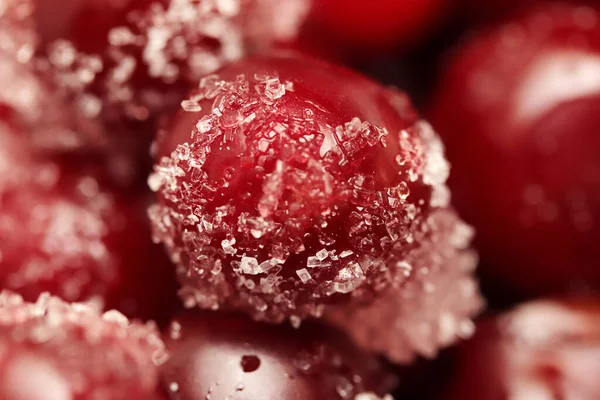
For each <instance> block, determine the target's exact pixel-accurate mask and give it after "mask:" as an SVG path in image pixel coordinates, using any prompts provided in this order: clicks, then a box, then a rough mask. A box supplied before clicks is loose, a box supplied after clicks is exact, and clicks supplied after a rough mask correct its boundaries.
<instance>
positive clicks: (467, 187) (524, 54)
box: [431, 3, 600, 295]
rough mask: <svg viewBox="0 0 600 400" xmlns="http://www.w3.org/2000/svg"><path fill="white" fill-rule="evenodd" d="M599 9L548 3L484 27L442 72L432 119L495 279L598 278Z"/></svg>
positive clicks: (517, 283)
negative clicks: (443, 140) (489, 26)
mask: <svg viewBox="0 0 600 400" xmlns="http://www.w3.org/2000/svg"><path fill="white" fill-rule="evenodd" d="M599 15H600V14H598V13H597V11H596V10H594V9H592V8H589V7H578V6H573V5H567V4H561V3H551V4H546V5H540V6H539V7H538V8H536V9H534V10H531V11H528V12H525V13H524V14H521V15H519V16H517V17H514V18H513V19H509V20H507V21H506V22H504V23H501V24H499V25H496V26H494V27H492V28H490V29H488V30H486V31H485V32H482V33H479V34H478V35H475V36H474V37H472V38H471V40H469V41H468V42H467V43H466V44H465V45H464V46H462V47H461V48H460V49H459V50H458V52H457V54H456V55H455V56H454V58H452V59H451V61H450V62H449V63H448V65H447V66H446V68H445V71H444V74H443V78H442V81H441V84H440V86H439V88H438V91H437V95H436V98H435V102H434V106H433V111H432V114H431V115H432V119H433V123H434V125H435V127H436V129H437V130H438V131H439V132H440V134H441V135H442V137H443V138H444V139H445V143H446V144H447V149H448V158H449V160H450V162H451V163H452V166H453V168H452V171H453V173H452V175H451V178H450V186H451V188H452V190H453V195H454V200H455V204H456V206H457V208H458V209H459V211H460V212H462V213H463V215H464V217H465V218H466V219H467V221H469V222H470V223H472V224H474V225H475V227H476V229H477V232H478V235H477V239H476V240H477V244H478V245H479V248H480V249H481V252H482V256H483V259H484V260H485V265H486V269H485V270H484V272H485V273H486V274H488V275H490V276H492V277H493V278H494V282H495V285H496V286H498V285H502V284H503V287H504V288H516V289H518V290H520V291H521V293H524V294H530V295H531V294H535V293H548V292H551V291H553V290H560V289H565V288H567V287H570V286H576V285H578V284H582V285H589V286H592V287H594V286H595V287H598V286H600V269H599V268H598V261H597V258H598V257H597V251H596V247H597V246H596V244H597V243H598V240H599V239H600V157H599V156H600V136H599V135H598V134H597V127H598V126H599V124H600V114H599V113H598V112H597V109H598V107H599V106H600V80H599V79H598V77H599V76H600V25H599V24H598V18H599Z"/></svg>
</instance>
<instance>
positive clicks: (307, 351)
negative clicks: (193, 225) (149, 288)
mask: <svg viewBox="0 0 600 400" xmlns="http://www.w3.org/2000/svg"><path fill="white" fill-rule="evenodd" d="M164 340H165V344H166V346H167V350H168V352H169V360H168V361H167V363H166V364H165V365H164V366H163V367H162V370H161V375H162V381H163V384H164V386H165V388H167V389H169V390H170V391H171V393H172V398H173V399H181V400H196V399H204V398H205V397H210V398H215V399H221V398H223V399H224V398H228V399H231V400H241V399H243V400H259V399H282V400H287V399H290V400H291V399H294V400H313V399H314V400H318V399H319V400H320V399H331V400H337V399H340V400H342V399H354V396H356V395H357V394H359V393H362V392H365V391H371V392H377V393H385V392H386V390H388V389H390V384H391V383H392V382H393V381H394V380H395V379H394V378H392V377H391V375H390V374H389V371H386V369H385V368H384V367H383V366H382V364H381V363H380V361H379V360H378V359H377V358H375V357H373V356H370V355H367V354H366V353H363V352H362V351H360V350H358V349H357V348H356V347H355V346H354V345H353V344H352V343H351V342H350V340H349V339H348V338H347V337H346V336H344V335H343V334H341V333H340V332H338V331H336V330H334V329H331V328H327V327H325V326H322V325H316V324H314V323H307V324H305V325H303V326H302V327H300V328H299V329H298V330H296V329H294V328H292V327H290V326H287V325H279V326H276V325H268V324H264V323H257V322H254V321H252V320H251V319H249V318H247V317H245V316H240V315H236V314H227V313H211V312H200V311H191V312H187V313H184V314H181V315H179V316H177V317H175V319H174V320H173V322H172V323H171V327H170V329H169V331H168V332H166V334H165V338H164Z"/></svg>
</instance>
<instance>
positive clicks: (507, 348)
mask: <svg viewBox="0 0 600 400" xmlns="http://www.w3.org/2000/svg"><path fill="white" fill-rule="evenodd" d="M453 371H454V377H453V382H452V384H451V385H450V387H449V390H448V395H447V396H446V397H444V398H445V399H452V400H454V399H456V400H458V399H460V400H481V399H495V400H496V399H497V400H509V399H510V400H512V399H578V400H594V399H597V398H598V393H600V383H599V381H598V376H599V374H600V302H598V300H591V299H586V300H569V301H557V300H538V301H535V302H532V303H528V304H524V305H521V306H519V307H517V308H516V309H515V310H513V311H511V312H508V313H506V314H503V315H500V316H497V317H494V318H490V319H487V320H485V321H484V322H481V323H480V324H479V326H478V329H477V333H476V334H475V337H474V338H473V339H472V340H471V341H469V342H467V343H465V344H463V345H461V346H460V347H459V348H458V349H457V364H456V365H455V366H454V369H453Z"/></svg>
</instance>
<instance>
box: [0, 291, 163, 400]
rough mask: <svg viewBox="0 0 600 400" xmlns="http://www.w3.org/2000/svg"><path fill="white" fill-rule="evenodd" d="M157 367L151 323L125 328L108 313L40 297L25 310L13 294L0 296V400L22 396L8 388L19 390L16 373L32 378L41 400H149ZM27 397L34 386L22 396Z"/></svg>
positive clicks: (159, 356)
mask: <svg viewBox="0 0 600 400" xmlns="http://www.w3.org/2000/svg"><path fill="white" fill-rule="evenodd" d="M164 361H166V351H165V347H164V344H163V342H162V341H161V339H160V335H159V332H158V330H157V328H156V326H155V325H154V324H152V323H148V324H146V325H141V324H137V323H130V321H129V320H128V319H127V318H126V317H125V316H123V315H122V314H120V313H118V312H116V311H109V312H107V313H104V314H100V313H98V312H97V311H96V310H95V309H94V308H93V307H91V306H89V305H86V304H77V303H73V304H69V303H66V302H64V301H62V300H60V299H58V298H57V297H52V296H50V295H48V294H44V295H42V296H40V298H39V299H38V300H37V302H35V303H27V302H25V301H23V299H22V298H21V297H20V296H18V295H16V294H14V293H11V292H7V291H4V292H2V293H0V366H1V367H2V371H3V374H2V377H0V394H2V397H3V398H6V397H5V396H10V395H11V394H12V395H15V393H16V394H19V393H21V394H22V393H24V391H25V388H23V387H15V386H16V385H18V384H19V383H25V382H23V380H24V376H23V374H25V373H26V370H23V368H27V369H28V370H29V372H31V373H32V372H33V371H35V372H36V384H37V383H38V378H39V385H40V386H41V387H40V388H39V389H41V388H47V389H48V390H52V392H47V393H44V398H50V399H57V400H63V399H82V400H83V399H85V400H88V399H90V400H91V399H108V398H110V399H129V398H132V396H133V397H136V396H142V397H140V398H151V397H152V396H154V394H155V393H156V387H157V383H158V366H159V365H161V364H162V363H164ZM30 377H31V376H30ZM30 383H31V381H29V383H28V384H30ZM35 390H36V388H35V385H34V387H33V388H31V390H28V391H27V393H30V394H31V393H36V392H35ZM37 394H38V395H39V394H40V392H39V391H38V392H37ZM47 396H54V397H47ZM9 398H10V397H9Z"/></svg>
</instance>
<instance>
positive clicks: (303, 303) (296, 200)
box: [149, 54, 479, 357]
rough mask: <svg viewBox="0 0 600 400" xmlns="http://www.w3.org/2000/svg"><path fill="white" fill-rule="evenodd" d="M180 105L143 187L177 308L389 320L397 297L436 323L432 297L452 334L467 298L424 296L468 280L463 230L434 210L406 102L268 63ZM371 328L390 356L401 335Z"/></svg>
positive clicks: (437, 171)
mask: <svg viewBox="0 0 600 400" xmlns="http://www.w3.org/2000/svg"><path fill="white" fill-rule="evenodd" d="M183 108H184V110H183V111H181V112H180V113H179V114H178V115H176V116H175V118H174V120H173V121H172V126H171V129H169V130H167V131H166V132H165V133H164V134H162V135H161V136H160V137H159V139H158V143H157V149H158V154H159V155H160V156H161V159H160V161H159V162H158V163H157V165H156V166H155V172H154V174H153V175H152V176H151V177H150V179H149V184H150V186H151V188H152V189H153V190H154V191H155V192H157V194H158V198H159V202H158V204H156V205H155V206H153V207H152V208H151V209H150V216H151V219H152V222H153V226H154V236H155V240H157V241H159V242H162V243H163V244H165V245H166V247H167V249H168V252H169V254H170V255H171V258H172V260H173V261H174V262H175V263H176V264H177V265H178V275H179V280H180V282H181V283H182V284H183V289H182V290H181V294H182V295H183V298H184V300H185V303H186V305H187V306H189V307H192V306H195V305H198V306H199V307H201V308H211V309H216V308H219V307H225V308H232V309H236V310H242V311H245V312H247V313H249V314H251V315H252V316H254V317H255V318H256V319H259V320H266V321H272V322H281V321H282V320H284V319H286V318H290V319H291V320H292V322H293V323H294V324H297V323H299V321H300V320H301V319H302V318H304V317H307V316H314V317H320V316H322V315H323V312H324V311H326V308H327V306H328V305H331V304H344V305H350V307H358V306H362V305H365V304H369V303H371V302H372V301H373V300H374V299H377V298H383V297H386V298H388V301H387V303H393V309H390V307H389V306H388V307H385V310H387V311H386V312H388V311H389V313H390V314H392V315H393V316H398V317H399V315H396V314H395V312H396V311H395V310H398V312H400V310H402V306H398V304H397V303H399V302H400V303H402V302H403V300H400V298H402V296H401V295H399V294H398V293H399V292H402V291H403V290H404V288H408V289H407V292H406V293H410V295H408V294H407V298H410V299H411V300H407V303H406V305H407V306H408V304H410V306H408V307H409V308H411V309H413V308H416V309H420V307H426V306H425V303H427V302H431V303H435V304H436V307H435V308H431V307H430V308H429V309H428V311H427V314H428V313H431V315H436V317H435V318H434V320H435V321H439V318H438V317H439V314H437V312H439V311H440V307H445V306H442V305H441V303H442V302H443V300H442V299H443V298H445V297H446V296H455V297H453V298H454V299H456V301H457V302H456V303H452V304H453V305H452V306H450V305H449V304H451V302H446V304H447V305H448V308H447V309H446V311H447V314H448V315H449V316H452V317H451V319H452V321H453V322H456V321H460V320H463V319H464V318H467V317H468V316H470V315H471V314H472V312H473V311H474V310H475V309H477V308H478V306H479V301H478V297H477V290H476V289H474V287H473V285H466V286H468V287H469V289H468V290H463V289H464V288H463V286H462V285H459V286H457V287H455V288H454V289H452V290H453V293H452V294H449V293H447V290H448V289H450V287H449V286H444V287H442V286H439V287H438V289H439V290H440V292H436V294H432V293H433V292H435V290H431V289H432V287H434V286H437V285H438V282H437V281H436V279H437V277H438V276H442V275H445V276H447V277H448V278H449V279H451V278H450V277H452V279H453V278H456V280H452V282H453V283H454V284H458V282H459V281H462V280H463V279H464V280H467V281H470V278H469V276H470V273H471V270H472V268H473V266H474V258H473V257H472V256H470V255H469V254H470V253H469V252H468V246H469V242H470V235H471V230H470V228H469V227H468V226H466V225H464V224H463V223H461V222H460V220H459V219H458V218H457V217H456V215H455V213H454V212H453V211H452V210H451V209H450V208H449V207H448V202H449V198H450V197H449V192H448V190H447V188H446V186H445V180H446V177H447V174H448V164H447V163H446V161H445V159H444V156H443V146H442V144H441V142H440V141H439V139H438V138H437V136H436V134H435V133H434V132H433V130H432V129H431V128H430V126H429V125H428V124H427V123H425V122H424V121H421V120H420V119H419V118H418V116H417V115H416V113H415V112H414V110H413V108H412V106H411V105H410V102H409V100H408V99H407V97H406V95H404V94H402V93H399V92H396V91H392V90H388V89H385V88H383V87H381V86H379V85H377V84H376V83H374V82H372V81H370V80H368V79H366V78H364V77H362V76H360V75H357V74H355V73H353V72H350V71H348V70H345V69H343V68H340V67H336V66H333V65H330V64H326V63H323V62H320V61H316V60H314V59H310V58H303V57H298V56H296V55H291V54H280V55H278V56H275V55H266V56H260V57H252V58H248V59H246V60H244V61H242V62H240V63H237V64H234V65H232V66H230V67H227V68H225V69H223V70H221V71H220V72H219V75H213V76H209V77H206V78H204V79H203V80H202V81H201V84H200V88H199V89H198V90H196V91H194V92H192V93H191V95H190V98H189V99H188V100H187V101H185V102H184V103H183ZM444 284H445V282H444ZM427 287H429V289H427ZM428 291H429V292H428ZM426 293H429V295H427V294H426ZM458 304H460V306H458V307H457V308H454V307H455V306H456V305H458ZM388 305H389V304H388ZM427 307H429V306H427ZM465 309H468V310H469V311H468V312H466V313H465V312H464V310H465ZM346 311H347V310H346ZM421 311H422V312H417V313H416V314H415V315H414V316H415V317H416V315H417V314H418V315H421V316H425V315H426V312H425V311H424V310H421ZM343 314H345V315H346V317H340V319H341V320H342V319H343V320H344V321H343V322H342V321H338V322H339V323H340V324H344V323H345V322H346V320H347V318H351V316H350V313H349V312H344V313H343ZM399 318H400V317H399ZM387 321H388V322H389V319H388V320H387ZM381 322H382V320H381V321H374V320H370V321H369V324H367V325H366V326H367V329H368V330H369V334H368V336H369V337H370V338H371V339H370V340H369V341H368V342H369V345H371V346H375V345H376V346H377V347H378V350H383V351H384V352H386V353H389V355H390V356H393V357H394V355H392V353H393V352H394V351H395V349H394V347H395V346H396V344H398V345H399V346H400V343H398V340H397V338H400V337H402V335H401V334H397V333H398V330H404V329H406V326H405V325H404V324H402V323H400V321H398V324H395V325H394V326H395V327H397V330H390V329H389V326H388V325H387V324H386V326H385V327H384V326H382V325H381ZM420 322H422V321H420ZM372 324H373V325H372ZM348 325H350V326H353V327H355V328H356V329H362V328H359V327H358V325H360V324H358V325H357V324H354V323H352V322H348ZM456 325H458V323H456V324H454V325H452V327H453V328H456ZM351 329H354V328H351ZM384 330H385V331H386V332H390V335H389V336H388V335H387V334H386V338H380V337H375V338H373V335H372V332H373V331H377V332H382V331H384ZM433 330H434V331H435V328H434V329H433ZM451 330H452V329H451ZM455 332H456V330H454V331H453V333H455ZM382 333H383V332H382ZM433 336H436V334H433ZM453 336H454V335H453V334H452V333H449V335H448V337H453ZM363 342H364V343H367V341H366V340H363ZM428 343H429V342H428ZM437 344H438V341H435V344H431V346H433V347H436V348H437ZM401 345H402V347H403V350H406V349H405V347H406V343H405V342H404V341H402V344H401Z"/></svg>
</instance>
